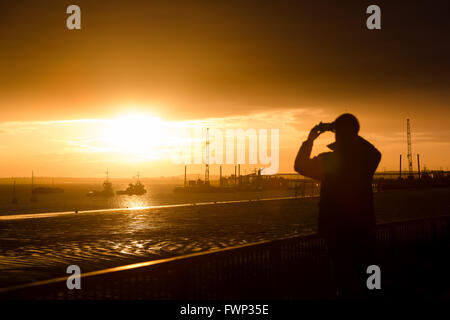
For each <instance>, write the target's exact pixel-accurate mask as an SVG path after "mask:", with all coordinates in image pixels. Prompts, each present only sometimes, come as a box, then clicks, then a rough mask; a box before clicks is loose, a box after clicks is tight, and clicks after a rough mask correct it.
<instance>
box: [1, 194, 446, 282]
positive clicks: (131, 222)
mask: <svg viewBox="0 0 450 320" xmlns="http://www.w3.org/2000/svg"><path fill="white" fill-rule="evenodd" d="M449 196H450V190H449V189H435V190H411V191H392V192H385V193H380V194H377V195H376V197H375V199H376V201H375V204H376V211H377V218H378V220H379V221H392V220H398V219H405V218H411V217H419V216H431V215H441V214H449V213H450V200H449V199H450V197H449ZM3 218H4V219H3V220H2V219H0V243H1V246H0V287H2V286H6V285H11V284H16V283H23V282H28V281H35V280H41V279H47V278H51V277H58V276H64V275H65V269H66V267H67V266H68V265H70V264H77V265H79V266H80V267H81V269H82V271H92V270H98V269H102V268H106V267H113V266H118V265H123V264H127V263H133V262H138V261H145V260H152V259H158V258H163V257H171V256H176V255H182V254H187V253H192V252H199V251H206V250H212V249H216V248H223V247H229V246H234V245H239V244H244V243H250V242H256V241H260V240H267V239H275V238H279V237H283V236H289V235H296V234H304V233H310V232H313V231H315V230H316V220H317V198H309V199H295V200H272V201H252V202H248V201H246V202H240V203H229V204H210V205H196V206H193V205H187V206H179V207H173V208H158V209H145V210H122V211H105V212H91V213H78V214H75V213H69V214H65V215H61V216H58V215H55V216H48V217H43V218H27V219H22V218H21V219H9V218H8V217H7V216H3Z"/></svg>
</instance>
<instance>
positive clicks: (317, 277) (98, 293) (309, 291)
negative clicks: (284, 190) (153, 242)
mask: <svg viewBox="0 0 450 320" xmlns="http://www.w3.org/2000/svg"><path fill="white" fill-rule="evenodd" d="M449 249H450V216H441V217H434V218H423V219H415V220H408V221H398V222H393V223H386V224H380V225H378V226H377V259H378V261H379V262H380V266H381V270H382V273H383V286H384V288H387V289H392V290H391V291H392V292H395V290H394V289H395V288H396V287H402V288H403V289H405V290H410V289H411V288H412V290H421V289H422V288H423V287H424V286H425V287H426V286H427V283H428V282H429V281H432V280H433V279H431V278H430V277H429V275H430V272H431V273H432V274H433V275H434V276H435V277H439V279H440V283H441V284H442V285H443V286H447V287H446V289H447V290H448V289H449V288H448V285H449V283H448V282H446V283H444V276H443V275H444V274H446V273H448V270H447V268H448V267H449V264H448V260H447V255H448V253H449V252H450V251H449ZM331 270H332V268H331V265H330V261H329V258H328V255H327V248H326V244H325V242H324V240H323V239H322V238H321V237H319V235H317V234H310V235H307V236H295V237H290V238H284V239H279V240H275V241H263V242H258V243H253V244H247V245H242V246H238V247H232V248H226V249H220V250H215V251H209V252H204V253H196V254H190V255H185V256H179V257H174V258H169V259H162V260H156V261H149V262H143V263H138V264H132V265H126V266H121V267H117V268H111V269H106V270H101V271H96V272H90V273H85V274H83V275H82V276H81V289H79V290H77V289H73V290H69V289H67V286H66V280H67V277H64V278H58V279H52V280H48V281H40V282H35V283H31V284H26V285H21V286H16V287H10V288H4V289H0V299H69V300H71V299H188V300H189V299H328V298H330V299H331V298H333V297H334V293H335V292H334V291H335V289H334V281H333V275H332V271H331ZM412 273H413V274H414V277H413V278H414V279H415V281H416V283H414V284H412V285H411V288H409V287H408V288H407V287H405V283H406V281H403V282H402V279H403V280H405V279H406V280H407V279H408V277H410V276H411V274H412ZM398 279H400V280H398ZM446 279H447V280H446V281H448V276H447V278H446ZM421 281H422V282H421ZM427 281H428V282H427ZM417 282H419V283H417ZM419 287H420V288H419Z"/></svg>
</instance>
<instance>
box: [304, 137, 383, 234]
mask: <svg viewBox="0 0 450 320" xmlns="http://www.w3.org/2000/svg"><path fill="white" fill-rule="evenodd" d="M312 146H313V142H312V141H305V142H304V143H303V144H302V146H301V148H300V151H299V153H298V155H297V159H296V161H295V170H296V171H297V172H298V173H300V174H301V175H304V176H306V177H310V178H313V179H317V180H320V181H321V190H320V203H319V232H320V233H321V234H322V235H324V236H333V235H336V234H342V233H343V232H372V231H373V229H374V227H375V214H374V208H373V193H372V177H373V174H374V173H375V170H376V168H377V166H378V163H379V162H380V159H381V153H380V152H379V151H378V150H377V149H376V148H375V147H374V146H373V145H372V144H370V143H369V142H368V141H366V140H365V139H363V138H362V137H360V136H358V137H356V138H355V139H354V140H352V141H351V142H347V143H345V144H338V143H336V142H335V143H332V144H330V145H329V146H328V147H329V148H330V149H331V150H333V152H324V153H321V154H319V155H318V156H316V157H314V158H312V159H311V158H310V156H311V150H312Z"/></svg>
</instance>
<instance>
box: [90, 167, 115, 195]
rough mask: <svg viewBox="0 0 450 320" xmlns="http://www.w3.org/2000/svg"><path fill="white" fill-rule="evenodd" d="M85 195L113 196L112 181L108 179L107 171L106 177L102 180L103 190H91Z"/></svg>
mask: <svg viewBox="0 0 450 320" xmlns="http://www.w3.org/2000/svg"><path fill="white" fill-rule="evenodd" d="M86 196H87V197H114V190H113V188H112V183H111V182H110V181H109V172H108V171H106V179H105V181H103V190H102V191H98V190H91V191H89V192H88V193H87V194H86Z"/></svg>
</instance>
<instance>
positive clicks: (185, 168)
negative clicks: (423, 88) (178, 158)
mask: <svg viewBox="0 0 450 320" xmlns="http://www.w3.org/2000/svg"><path fill="white" fill-rule="evenodd" d="M186 171H187V165H184V187H185V188H186Z"/></svg>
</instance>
